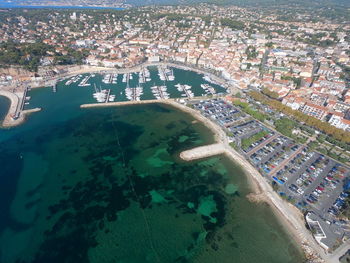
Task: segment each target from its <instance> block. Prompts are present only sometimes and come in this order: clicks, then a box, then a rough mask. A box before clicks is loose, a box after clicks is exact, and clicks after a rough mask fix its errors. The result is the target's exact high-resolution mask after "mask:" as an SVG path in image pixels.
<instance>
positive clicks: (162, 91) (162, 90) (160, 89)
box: [151, 86, 170, 100]
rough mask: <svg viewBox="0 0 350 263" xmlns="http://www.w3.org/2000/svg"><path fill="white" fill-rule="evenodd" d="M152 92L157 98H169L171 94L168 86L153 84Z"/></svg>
mask: <svg viewBox="0 0 350 263" xmlns="http://www.w3.org/2000/svg"><path fill="white" fill-rule="evenodd" d="M151 90H152V93H153V95H154V97H155V98H156V99H157V100H160V99H162V100H164V99H169V98H170V94H169V93H168V92H167V90H168V89H167V87H166V86H153V87H151Z"/></svg>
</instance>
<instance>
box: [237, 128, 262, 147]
mask: <svg viewBox="0 0 350 263" xmlns="http://www.w3.org/2000/svg"><path fill="white" fill-rule="evenodd" d="M268 134H269V133H268V132H267V131H265V130H264V131H261V132H258V133H256V134H254V135H253V136H251V137H248V138H244V139H242V141H241V145H242V148H243V149H244V150H246V149H248V147H249V146H250V145H252V144H253V143H255V142H257V141H259V140H260V139H261V138H263V137H264V136H266V135H268Z"/></svg>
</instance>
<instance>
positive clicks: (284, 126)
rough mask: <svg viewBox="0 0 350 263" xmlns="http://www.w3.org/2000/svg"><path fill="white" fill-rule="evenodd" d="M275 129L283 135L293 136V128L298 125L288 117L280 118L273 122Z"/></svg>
mask: <svg viewBox="0 0 350 263" xmlns="http://www.w3.org/2000/svg"><path fill="white" fill-rule="evenodd" d="M274 125H275V128H276V130H277V131H279V132H280V133H282V134H283V135H285V136H288V137H293V133H292V132H293V130H294V129H295V128H297V127H298V123H297V122H296V121H294V120H291V119H288V118H281V119H278V120H276V121H275V122H274Z"/></svg>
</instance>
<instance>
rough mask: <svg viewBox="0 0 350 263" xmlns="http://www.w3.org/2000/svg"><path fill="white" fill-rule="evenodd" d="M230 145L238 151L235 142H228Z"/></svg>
mask: <svg viewBox="0 0 350 263" xmlns="http://www.w3.org/2000/svg"><path fill="white" fill-rule="evenodd" d="M230 146H231V147H232V148H233V149H235V150H236V151H239V147H238V146H237V144H235V143H234V142H231V143H230Z"/></svg>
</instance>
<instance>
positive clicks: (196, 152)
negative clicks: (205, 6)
mask: <svg viewBox="0 0 350 263" xmlns="http://www.w3.org/2000/svg"><path fill="white" fill-rule="evenodd" d="M225 151H226V150H225V146H224V145H223V144H221V143H216V144H210V145H205V146H200V147H196V148H193V149H191V150H187V151H183V152H181V153H180V158H181V159H183V160H185V161H192V160H197V159H202V158H205V157H211V156H215V155H219V154H223V153H225Z"/></svg>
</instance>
